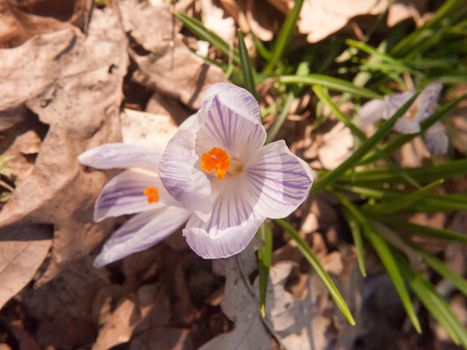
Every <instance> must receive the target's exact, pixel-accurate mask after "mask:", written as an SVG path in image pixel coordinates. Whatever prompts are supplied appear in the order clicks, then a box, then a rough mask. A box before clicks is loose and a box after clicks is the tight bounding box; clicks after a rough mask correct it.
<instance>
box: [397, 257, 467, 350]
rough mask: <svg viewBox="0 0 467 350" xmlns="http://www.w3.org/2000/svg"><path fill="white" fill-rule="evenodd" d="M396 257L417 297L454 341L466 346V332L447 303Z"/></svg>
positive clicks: (403, 260) (404, 262)
mask: <svg viewBox="0 0 467 350" xmlns="http://www.w3.org/2000/svg"><path fill="white" fill-rule="evenodd" d="M396 259H397V263H398V266H399V268H400V270H401V272H402V274H403V275H404V278H405V279H406V280H407V282H408V284H409V286H410V288H411V289H412V290H413V291H414V293H415V295H416V296H417V298H418V299H419V300H420V301H421V302H422V303H423V305H424V306H425V307H426V308H427V310H428V311H429V312H430V314H431V315H432V316H433V317H434V318H435V319H436V320H437V321H438V322H439V323H440V324H441V325H442V326H443V328H444V329H445V330H446V331H447V332H448V334H449V335H450V336H451V338H452V340H453V341H454V343H456V344H457V345H461V344H462V345H463V346H464V347H467V332H466V331H465V329H464V327H463V325H462V323H461V322H460V321H459V320H458V319H457V317H456V315H455V314H454V313H453V312H452V310H451V308H450V307H449V304H448V303H447V302H446V301H445V300H444V299H443V297H442V296H440V295H439V294H438V293H437V292H436V290H435V288H434V287H433V286H432V285H431V284H430V283H429V282H428V281H427V280H425V279H424V278H423V277H422V276H421V275H420V274H418V273H417V272H415V271H414V270H413V269H412V268H411V267H410V265H409V264H408V263H407V262H406V261H405V259H403V258H402V257H401V256H399V255H398V254H397V255H396Z"/></svg>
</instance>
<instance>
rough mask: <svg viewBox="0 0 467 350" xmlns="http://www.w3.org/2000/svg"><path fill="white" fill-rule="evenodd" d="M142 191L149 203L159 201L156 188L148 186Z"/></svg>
mask: <svg viewBox="0 0 467 350" xmlns="http://www.w3.org/2000/svg"><path fill="white" fill-rule="evenodd" d="M143 193H144V195H145V196H146V198H147V200H148V203H149V204H152V203H156V202H157V201H159V191H158V190H157V188H155V187H152V186H148V187H146V189H145V190H144V192H143Z"/></svg>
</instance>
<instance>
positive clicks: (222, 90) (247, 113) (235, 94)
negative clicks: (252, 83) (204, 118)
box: [201, 83, 261, 124]
mask: <svg viewBox="0 0 467 350" xmlns="http://www.w3.org/2000/svg"><path fill="white" fill-rule="evenodd" d="M215 97H217V98H218V99H219V100H220V101H221V103H222V104H223V105H224V106H227V107H228V108H230V109H231V110H232V111H233V112H234V113H236V114H239V115H241V116H242V117H243V118H245V119H248V120H250V121H252V122H254V123H258V124H261V117H260V110H259V105H258V102H257V101H256V99H255V97H254V96H253V95H252V94H250V93H249V92H248V91H247V90H245V89H243V88H241V87H238V86H236V85H233V84H231V83H218V84H214V85H212V86H211V87H210V88H209V89H208V90H207V91H206V93H205V94H204V97H203V100H202V102H201V105H202V107H201V114H203V115H206V113H207V111H208V110H210V109H211V104H212V102H213V100H214V98H215Z"/></svg>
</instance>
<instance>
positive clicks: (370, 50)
mask: <svg viewBox="0 0 467 350" xmlns="http://www.w3.org/2000/svg"><path fill="white" fill-rule="evenodd" d="M345 43H346V44H347V45H349V46H351V47H354V48H356V49H358V50H360V51H363V52H365V53H367V54H369V55H370V56H372V57H373V60H371V61H370V62H368V64H367V65H369V66H371V65H372V64H373V63H374V62H375V59H377V60H376V62H379V61H383V62H386V63H387V64H388V65H389V66H390V67H392V68H393V69H395V70H397V71H400V72H412V69H411V68H410V67H409V66H407V65H405V64H404V63H401V61H399V60H396V59H395V58H393V57H391V56H389V55H387V54H385V53H383V52H381V51H378V50H377V49H375V48H374V47H371V46H370V45H367V44H365V43H363V42H361V41H356V40H352V39H347V40H346V41H345Z"/></svg>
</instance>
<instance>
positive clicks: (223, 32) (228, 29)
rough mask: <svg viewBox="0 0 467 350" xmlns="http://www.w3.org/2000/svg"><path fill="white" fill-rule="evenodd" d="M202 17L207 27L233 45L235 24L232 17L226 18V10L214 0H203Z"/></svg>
mask: <svg viewBox="0 0 467 350" xmlns="http://www.w3.org/2000/svg"><path fill="white" fill-rule="evenodd" d="M201 18H202V19H203V24H204V25H205V27H206V28H208V29H211V30H212V31H214V32H215V33H216V34H217V35H219V36H220V37H221V38H222V39H224V40H225V41H226V42H227V43H228V44H230V45H233V39H234V37H235V24H234V20H233V18H232V17H226V18H224V10H223V9H222V8H220V7H218V6H217V5H216V4H215V3H214V2H213V1H212V0H201Z"/></svg>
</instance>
